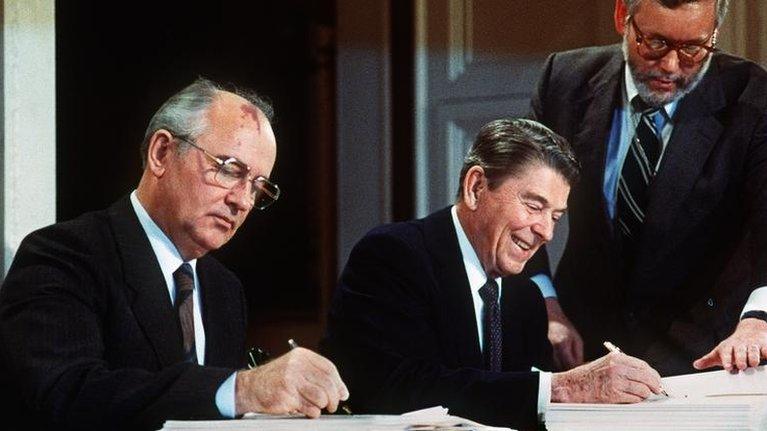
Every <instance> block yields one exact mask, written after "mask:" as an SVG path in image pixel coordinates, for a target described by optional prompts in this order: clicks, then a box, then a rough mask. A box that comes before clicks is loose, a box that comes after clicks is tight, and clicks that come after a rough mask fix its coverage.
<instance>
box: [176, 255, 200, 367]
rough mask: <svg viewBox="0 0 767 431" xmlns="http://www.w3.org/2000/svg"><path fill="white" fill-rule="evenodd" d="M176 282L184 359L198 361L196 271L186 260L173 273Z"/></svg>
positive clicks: (177, 308)
mask: <svg viewBox="0 0 767 431" xmlns="http://www.w3.org/2000/svg"><path fill="white" fill-rule="evenodd" d="M173 282H174V283H176V301H175V306H176V311H177V312H178V321H179V323H180V324H181V336H182V339H183V340H184V361H185V362H194V363H196V362H197V350H196V349H195V344H194V295H192V293H193V292H194V272H193V271H192V266H191V265H189V264H188V263H186V262H184V263H183V264H181V266H179V267H178V269H177V270H176V272H174V273H173Z"/></svg>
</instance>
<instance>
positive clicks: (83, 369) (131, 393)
mask: <svg viewBox="0 0 767 431" xmlns="http://www.w3.org/2000/svg"><path fill="white" fill-rule="evenodd" d="M88 242H89V240H88V239H84V238H82V237H78V235H74V234H72V232H65V231H62V230H60V229H59V230H57V229H56V227H55V226H54V227H53V228H47V229H45V230H43V231H38V232H36V233H33V234H31V235H30V236H29V237H27V238H26V239H25V240H24V242H23V243H22V245H21V246H20V248H19V251H18V253H17V255H16V257H15V259H14V263H13V265H12V267H11V269H10V271H9V274H8V276H7V278H6V280H5V283H4V284H3V287H2V290H0V353H1V356H0V359H2V363H3V365H4V366H5V369H4V372H5V373H7V374H6V376H5V378H6V379H7V380H9V382H10V384H9V385H8V387H7V388H6V389H4V391H6V390H13V391H16V395H15V396H16V397H19V398H20V399H21V403H22V404H23V405H24V406H25V407H26V408H27V409H28V410H29V413H30V414H31V415H33V416H34V417H35V418H36V420H39V421H41V422H43V423H46V424H48V425H49V426H64V427H72V428H86V429H88V428H99V427H106V428H123V427H124V428H130V429H136V428H153V429H157V428H159V427H160V426H162V422H163V421H164V420H165V419H170V418H202V417H205V418H214V417H219V412H218V410H217V408H216V406H215V400H214V397H215V392H216V390H217V389H218V387H219V385H220V384H221V383H222V382H223V381H224V380H225V379H226V378H227V376H229V375H230V374H231V373H232V372H233V371H235V370H233V369H227V368H212V367H203V366H198V365H196V364H194V365H193V364H189V363H178V364H175V365H172V366H169V367H166V368H162V369H160V370H159V371H149V370H147V369H142V368H132V367H131V366H130V364H125V366H121V365H118V366H115V364H120V362H121V359H120V358H114V357H111V355H113V353H114V352H110V351H108V350H107V348H106V344H105V342H104V341H105V339H106V337H109V332H108V330H106V328H105V322H106V316H107V315H108V313H110V304H111V303H110V301H113V300H115V298H114V295H115V292H113V291H109V289H107V288H105V287H104V286H106V285H108V284H109V283H110V282H111V281H110V278H111V277H117V276H118V275H116V274H107V273H105V270H104V268H103V267H102V266H100V265H98V264H97V263H96V262H98V261H99V259H100V256H99V254H98V253H95V252H93V251H92V250H93V246H92V245H90V246H89V245H87V243H88ZM107 357H109V361H108V360H107Z"/></svg>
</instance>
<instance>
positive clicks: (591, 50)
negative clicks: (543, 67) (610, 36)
mask: <svg viewBox="0 0 767 431" xmlns="http://www.w3.org/2000/svg"><path fill="white" fill-rule="evenodd" d="M550 61H551V63H552V64H551V67H552V73H554V74H564V75H567V76H576V77H579V78H587V79H588V78H589V77H591V76H593V75H596V74H597V73H598V72H600V71H601V70H603V69H604V68H605V67H608V66H614V65H616V64H621V63H622V62H623V54H622V53H621V48H620V45H606V46H590V47H586V48H578V49H573V50H569V51H561V52H556V53H554V54H552V55H551V57H550Z"/></svg>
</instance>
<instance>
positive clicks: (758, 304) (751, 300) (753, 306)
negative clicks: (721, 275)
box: [740, 286, 767, 319]
mask: <svg viewBox="0 0 767 431" xmlns="http://www.w3.org/2000/svg"><path fill="white" fill-rule="evenodd" d="M754 310H756V311H765V312H767V286H762V287H760V288H757V289H754V291H753V292H751V295H750V296H749V297H748V301H746V305H745V306H743V311H742V312H741V313H740V318H741V319H742V318H743V314H744V313H745V312H747V311H754Z"/></svg>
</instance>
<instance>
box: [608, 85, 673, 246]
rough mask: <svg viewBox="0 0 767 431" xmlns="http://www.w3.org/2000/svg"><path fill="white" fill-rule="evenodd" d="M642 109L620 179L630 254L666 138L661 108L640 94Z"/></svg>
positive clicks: (620, 217) (620, 216)
mask: <svg viewBox="0 0 767 431" xmlns="http://www.w3.org/2000/svg"><path fill="white" fill-rule="evenodd" d="M631 103H632V105H634V110H635V111H638V112H641V117H640V119H639V124H638V125H637V127H636V132H635V134H634V138H633V139H632V140H631V144H630V145H629V150H628V152H627V153H626V159H625V160H624V161H623V169H622V170H621V176H620V179H619V180H618V199H617V205H616V206H617V208H616V209H617V211H616V214H617V222H618V229H619V230H620V233H621V237H622V240H623V247H624V250H625V251H626V252H627V253H626V254H627V256H629V257H630V256H632V255H633V250H634V247H635V245H636V242H637V238H638V237H639V234H640V232H641V231H642V225H643V224H644V221H645V209H646V208H647V196H648V190H649V187H650V183H651V182H652V180H653V178H654V177H655V167H656V166H657V164H658V159H659V158H660V154H661V149H662V148H663V141H662V140H661V139H660V137H659V133H658V130H657V128H656V125H655V122H654V118H655V116H656V115H662V114H659V112H660V108H649V107H648V106H647V105H646V104H645V103H644V102H643V101H642V100H641V99H640V98H639V96H636V97H634V100H633V101H632V102H631Z"/></svg>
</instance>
